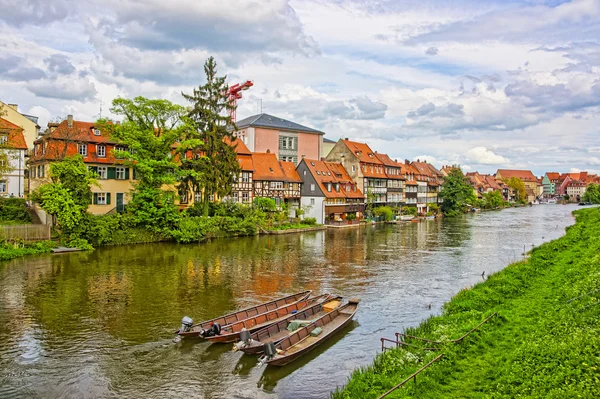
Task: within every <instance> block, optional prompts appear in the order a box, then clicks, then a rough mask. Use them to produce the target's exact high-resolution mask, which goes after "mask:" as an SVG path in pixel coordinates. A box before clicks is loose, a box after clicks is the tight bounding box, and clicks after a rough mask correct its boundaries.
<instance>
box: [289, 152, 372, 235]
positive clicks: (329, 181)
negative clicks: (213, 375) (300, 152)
mask: <svg viewBox="0 0 600 399" xmlns="http://www.w3.org/2000/svg"><path fill="white" fill-rule="evenodd" d="M296 170H297V172H298V174H299V176H300V178H302V180H303V182H304V184H303V185H302V200H301V203H302V207H303V208H304V209H305V210H306V214H305V217H314V218H316V219H317V223H320V224H325V223H336V222H343V221H345V220H347V218H348V215H350V214H352V215H353V218H356V219H358V220H359V219H361V218H362V217H363V215H364V211H365V202H364V195H363V193H362V192H361V191H360V190H359V189H358V187H357V184H356V183H355V182H354V181H353V180H352V179H351V178H350V175H349V174H348V172H347V171H346V169H345V168H344V166H343V165H342V164H341V163H339V162H327V161H318V160H314V159H306V158H305V159H303V160H302V161H300V164H299V165H298V167H297V168H296Z"/></svg>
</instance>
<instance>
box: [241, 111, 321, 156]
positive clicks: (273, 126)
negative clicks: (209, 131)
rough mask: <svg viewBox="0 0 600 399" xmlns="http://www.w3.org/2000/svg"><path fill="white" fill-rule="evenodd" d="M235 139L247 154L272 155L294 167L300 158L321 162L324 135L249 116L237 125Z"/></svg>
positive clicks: (276, 119)
mask: <svg viewBox="0 0 600 399" xmlns="http://www.w3.org/2000/svg"><path fill="white" fill-rule="evenodd" d="M236 125H237V128H238V130H237V131H236V133H235V134H236V136H237V137H238V138H239V139H240V140H241V141H242V142H243V143H244V144H245V145H246V146H247V147H248V149H249V150H250V151H251V152H257V153H266V152H267V151H268V152H269V153H271V154H275V156H276V157H277V159H278V160H280V161H285V162H292V163H294V164H295V165H297V164H298V162H300V161H301V160H302V158H305V157H306V158H310V159H321V157H322V156H323V155H322V154H323V135H324V134H325V133H323V132H321V131H319V130H316V129H312V128H310V127H306V126H303V125H300V124H299V123H295V122H291V121H288V120H286V119H283V118H279V117H277V116H273V115H269V114H264V113H263V114H259V115H253V116H250V117H248V118H245V119H242V120H241V121H239V122H237V124H236Z"/></svg>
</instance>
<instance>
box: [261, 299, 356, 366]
mask: <svg viewBox="0 0 600 399" xmlns="http://www.w3.org/2000/svg"><path fill="white" fill-rule="evenodd" d="M359 302H360V301H359V300H357V299H351V300H350V302H349V303H347V304H345V305H343V306H340V307H339V308H337V309H334V310H332V311H331V312H329V313H327V314H326V315H325V316H323V317H321V318H319V319H317V320H315V321H314V322H313V323H312V324H310V325H308V326H306V327H302V328H300V329H298V330H296V331H295V332H294V333H293V334H291V335H290V336H288V337H287V338H284V339H283V340H282V341H281V342H280V343H278V344H277V345H273V344H272V343H267V344H265V345H264V352H265V357H264V359H263V361H264V362H266V363H267V364H270V365H273V366H284V365H286V364H288V363H290V362H292V361H294V360H296V359H298V358H299V357H300V356H302V355H304V354H305V353H307V352H309V351H310V350H312V349H314V348H315V347H316V346H317V345H319V344H320V343H321V342H323V341H325V340H326V339H327V338H329V337H331V336H332V335H333V334H335V333H336V332H337V331H339V330H341V329H342V328H344V327H345V326H346V325H348V324H349V323H350V322H351V321H352V318H353V317H354V315H355V314H356V310H357V308H358V303H359ZM317 328H321V329H322V330H321V332H320V334H318V335H316V336H313V335H312V334H311V333H312V332H313V330H315V329H317Z"/></svg>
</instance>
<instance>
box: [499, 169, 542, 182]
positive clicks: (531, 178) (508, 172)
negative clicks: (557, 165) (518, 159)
mask: <svg viewBox="0 0 600 399" xmlns="http://www.w3.org/2000/svg"><path fill="white" fill-rule="evenodd" d="M496 174H500V175H501V176H502V178H503V179H510V178H511V177H516V178H517V179H521V180H523V181H527V182H537V178H536V177H535V175H534V174H533V173H531V171H530V170H516V169H498V172H496Z"/></svg>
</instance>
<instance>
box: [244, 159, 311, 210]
mask: <svg viewBox="0 0 600 399" xmlns="http://www.w3.org/2000/svg"><path fill="white" fill-rule="evenodd" d="M252 162H253V167H254V172H253V175H252V186H253V198H258V197H263V198H272V199H273V200H274V201H275V203H276V205H277V206H278V207H280V206H283V205H284V204H286V205H287V206H288V209H289V210H290V214H292V212H293V209H297V208H298V207H300V192H301V189H302V179H300V176H299V175H298V173H297V172H296V165H294V164H293V163H292V162H284V161H279V160H277V156H276V155H275V154H273V153H270V152H264V153H256V152H255V153H253V154H252Z"/></svg>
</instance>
